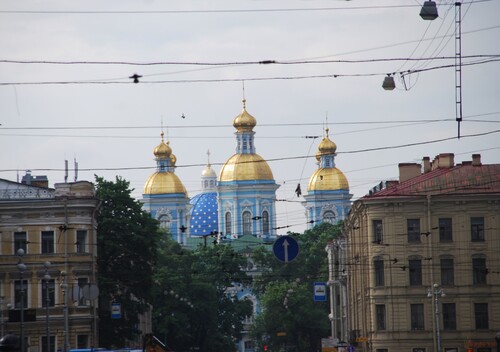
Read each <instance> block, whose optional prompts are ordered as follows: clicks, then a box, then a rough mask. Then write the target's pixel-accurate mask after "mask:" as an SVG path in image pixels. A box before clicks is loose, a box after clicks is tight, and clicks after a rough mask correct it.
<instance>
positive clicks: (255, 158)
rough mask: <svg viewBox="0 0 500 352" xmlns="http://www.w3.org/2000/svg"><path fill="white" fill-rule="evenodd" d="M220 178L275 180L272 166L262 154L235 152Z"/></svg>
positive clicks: (225, 165) (231, 179)
mask: <svg viewBox="0 0 500 352" xmlns="http://www.w3.org/2000/svg"><path fill="white" fill-rule="evenodd" d="M219 180H220V181H221V182H224V181H251V180H274V177H273V172H272V171H271V168H270V167H269V165H268V164H267V162H266V161H265V160H264V159H263V158H262V157H261V156H260V155H258V154H234V155H233V156H232V157H231V158H229V160H228V161H226V163H225V164H224V166H223V167H222V169H221V171H220V177H219Z"/></svg>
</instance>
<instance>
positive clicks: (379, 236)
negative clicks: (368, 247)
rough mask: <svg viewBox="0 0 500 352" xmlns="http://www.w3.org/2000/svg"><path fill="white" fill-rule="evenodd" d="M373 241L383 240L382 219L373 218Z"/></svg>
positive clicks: (380, 241) (379, 241)
mask: <svg viewBox="0 0 500 352" xmlns="http://www.w3.org/2000/svg"><path fill="white" fill-rule="evenodd" d="M372 225H373V242H374V243H379V244H380V243H382V242H383V240H384V233H383V230H382V220H373V222H372Z"/></svg>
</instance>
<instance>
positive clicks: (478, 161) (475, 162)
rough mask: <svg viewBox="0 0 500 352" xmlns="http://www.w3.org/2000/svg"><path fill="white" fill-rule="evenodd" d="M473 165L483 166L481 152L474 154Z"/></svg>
mask: <svg viewBox="0 0 500 352" xmlns="http://www.w3.org/2000/svg"><path fill="white" fill-rule="evenodd" d="M472 166H481V154H472Z"/></svg>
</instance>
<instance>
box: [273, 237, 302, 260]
mask: <svg viewBox="0 0 500 352" xmlns="http://www.w3.org/2000/svg"><path fill="white" fill-rule="evenodd" d="M273 253H274V255H275V257H276V258H278V260H279V261H282V262H284V263H288V262H291V261H292V260H294V259H295V258H297V255H298V254H299V244H298V243H297V241H296V240H295V239H294V238H293V237H291V236H281V237H278V239H277V240H276V241H274V244H273Z"/></svg>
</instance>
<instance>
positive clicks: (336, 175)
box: [307, 167, 349, 192]
mask: <svg viewBox="0 0 500 352" xmlns="http://www.w3.org/2000/svg"><path fill="white" fill-rule="evenodd" d="M337 190H349V183H348V182H347V178H346V177H345V175H344V174H343V173H342V171H340V170H339V169H337V168H336V167H333V168H320V169H317V170H316V171H315V172H314V174H313V175H312V176H311V178H310V179H309V185H308V186H307V191H308V192H310V191H337Z"/></svg>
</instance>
